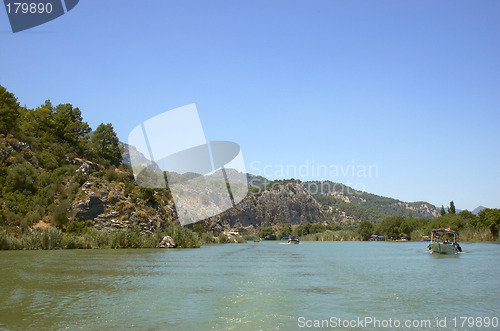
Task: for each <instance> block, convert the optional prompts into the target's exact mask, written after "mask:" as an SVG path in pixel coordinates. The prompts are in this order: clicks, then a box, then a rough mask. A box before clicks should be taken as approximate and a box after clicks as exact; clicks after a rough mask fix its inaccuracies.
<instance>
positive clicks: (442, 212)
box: [441, 205, 446, 216]
mask: <svg viewBox="0 0 500 331" xmlns="http://www.w3.org/2000/svg"><path fill="white" fill-rule="evenodd" d="M445 214H446V210H444V206H443V205H441V216H444V215H445Z"/></svg>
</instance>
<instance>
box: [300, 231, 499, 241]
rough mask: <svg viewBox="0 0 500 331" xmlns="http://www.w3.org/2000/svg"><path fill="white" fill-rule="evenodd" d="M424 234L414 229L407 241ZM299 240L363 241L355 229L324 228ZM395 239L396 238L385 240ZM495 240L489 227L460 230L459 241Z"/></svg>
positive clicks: (421, 239)
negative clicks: (322, 230) (334, 229)
mask: <svg viewBox="0 0 500 331" xmlns="http://www.w3.org/2000/svg"><path fill="white" fill-rule="evenodd" d="M426 235H427V236H429V235H430V234H426V233H425V232H424V231H423V230H416V231H414V232H412V235H411V239H408V241H414V242H418V241H424V237H425V236H426ZM300 240H301V241H363V238H362V236H361V234H359V232H358V231H356V229H342V230H337V231H331V230H326V231H324V232H319V233H311V234H308V235H305V236H302V237H300ZM386 241H396V240H390V239H389V240H386ZM492 241H498V238H497V239H496V240H495V238H493V235H492V234H491V232H490V230H489V229H481V230H473V229H465V230H464V231H463V232H460V242H492Z"/></svg>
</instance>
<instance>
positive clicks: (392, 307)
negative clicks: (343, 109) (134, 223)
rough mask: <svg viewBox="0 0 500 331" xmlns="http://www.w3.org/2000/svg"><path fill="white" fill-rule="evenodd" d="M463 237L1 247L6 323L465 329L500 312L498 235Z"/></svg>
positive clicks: (0, 322)
mask: <svg viewBox="0 0 500 331" xmlns="http://www.w3.org/2000/svg"><path fill="white" fill-rule="evenodd" d="M462 247H463V249H464V252H463V253H462V254H460V255H459V256H436V255H430V254H428V252H427V250H426V243H423V242H302V243H301V244H300V245H281V244H280V242H260V243H253V242H252V243H246V244H227V245H213V246H203V247H202V248H200V249H175V250H166V249H164V250H161V249H137V250H132V249H129V250H60V251H0V270H1V278H0V280H1V287H0V328H3V329H70V330H72V329H94V330H97V329H103V328H117V329H137V328H139V329H142V330H158V329H168V330H258V329H263V330H289V329H300V328H299V318H300V317H302V318H303V319H302V321H306V320H307V321H314V320H325V319H328V320H329V319H330V318H332V317H336V318H340V319H342V320H350V319H357V318H358V317H359V318H365V317H374V318H376V319H379V320H384V319H385V320H388V319H389V318H391V319H393V320H395V319H399V320H401V321H404V320H427V319H428V320H432V321H433V322H435V319H436V317H437V318H440V319H442V318H444V317H446V318H447V327H446V328H445V329H463V328H454V327H453V325H452V322H451V321H450V319H451V318H453V317H457V318H458V317H460V316H470V317H494V316H496V317H497V318H499V317H500V316H499V315H500V314H499V312H500V245H498V244H494V243H463V244H462ZM330 326H331V325H330ZM302 329H303V328H302ZM342 329H350V328H342ZM370 329H372V328H371V327H370ZM412 329H413V330H417V329H421V328H412ZM432 329H436V330H437V329H439V330H443V328H437V327H435V326H434V325H433V327H432ZM490 329H493V328H490Z"/></svg>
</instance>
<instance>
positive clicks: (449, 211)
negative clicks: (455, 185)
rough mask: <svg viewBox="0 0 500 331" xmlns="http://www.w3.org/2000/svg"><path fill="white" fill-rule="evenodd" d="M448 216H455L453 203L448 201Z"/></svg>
mask: <svg viewBox="0 0 500 331" xmlns="http://www.w3.org/2000/svg"><path fill="white" fill-rule="evenodd" d="M448 214H455V203H454V202H453V200H451V201H450V206H449V207H448Z"/></svg>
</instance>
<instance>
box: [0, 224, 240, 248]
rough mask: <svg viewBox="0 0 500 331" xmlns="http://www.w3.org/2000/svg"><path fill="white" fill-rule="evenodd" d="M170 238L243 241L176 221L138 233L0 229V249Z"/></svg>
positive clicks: (136, 244) (132, 244) (183, 242)
mask: <svg viewBox="0 0 500 331" xmlns="http://www.w3.org/2000/svg"><path fill="white" fill-rule="evenodd" d="M166 236H169V237H171V238H172V240H173V242H174V243H175V245H176V247H179V248H199V247H200V246H201V245H203V244H223V243H234V242H235V241H236V242H245V240H244V239H243V238H242V237H240V236H238V237H235V238H233V237H229V236H226V235H225V234H223V233H221V234H220V235H219V236H217V237H214V236H213V235H212V234H211V233H201V234H199V233H197V232H193V231H191V230H189V229H187V228H185V227H182V226H180V225H178V224H175V225H171V226H169V227H167V228H165V229H164V230H163V231H161V232H160V231H159V232H156V233H146V234H141V233H140V232H138V231H133V230H126V231H111V232H105V231H98V230H95V229H87V230H85V231H83V232H82V233H79V234H74V233H63V232H62V231H61V230H59V229H56V228H48V229H41V230H33V231H30V232H27V233H23V234H17V235H16V234H13V233H8V232H7V231H6V230H5V229H1V228H0V250H21V249H27V250H38V249H42V250H50V249H97V248H113V249H115V248H160V243H161V241H162V239H163V238H164V237H166Z"/></svg>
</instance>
